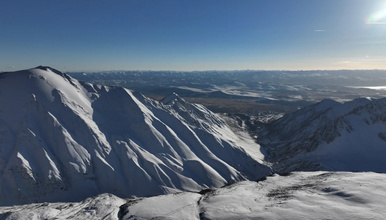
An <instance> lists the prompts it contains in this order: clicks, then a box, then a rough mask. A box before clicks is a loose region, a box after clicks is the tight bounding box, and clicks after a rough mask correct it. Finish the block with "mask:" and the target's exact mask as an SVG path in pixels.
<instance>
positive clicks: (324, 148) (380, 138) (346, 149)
mask: <svg viewBox="0 0 386 220" xmlns="http://www.w3.org/2000/svg"><path fill="white" fill-rule="evenodd" d="M385 115H386V98H384V99H378V100H376V99H375V100H369V99H364V98H361V99H355V100H353V101H350V102H346V103H343V104H342V103H338V102H334V101H332V100H324V101H322V102H320V103H317V104H315V105H311V106H308V107H305V108H303V109H301V110H299V111H297V112H294V113H292V114H289V115H286V116H284V117H283V118H281V119H279V120H277V121H275V122H273V123H272V124H271V125H270V126H269V128H268V129H267V130H266V131H265V132H262V133H261V134H260V137H259V143H260V144H261V145H262V146H263V148H264V150H265V151H266V154H267V158H268V160H270V161H271V162H274V163H276V164H275V165H274V168H275V169H276V170H277V171H279V172H289V171H292V170H318V169H322V170H340V171H374V172H386V160H385V159H384V155H385V153H386V138H385V137H386V118H385Z"/></svg>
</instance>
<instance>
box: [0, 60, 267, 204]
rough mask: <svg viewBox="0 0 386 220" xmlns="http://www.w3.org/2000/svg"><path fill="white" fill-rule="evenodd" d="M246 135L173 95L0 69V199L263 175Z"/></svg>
mask: <svg viewBox="0 0 386 220" xmlns="http://www.w3.org/2000/svg"><path fill="white" fill-rule="evenodd" d="M243 143H246V144H243ZM251 143H252V144H253V142H252V141H250V140H248V141H245V140H244V138H243V139H241V138H239V137H238V136H237V135H236V134H235V133H234V132H233V131H232V130H231V129H230V128H229V127H228V126H227V125H226V123H225V122H224V121H223V120H222V119H221V118H220V117H219V116H217V115H215V114H213V113H212V112H210V111H209V110H208V109H206V108H205V107H204V106H202V105H197V104H190V103H187V102H185V101H184V100H183V99H181V98H180V97H178V96H177V95H175V94H172V95H171V96H170V97H167V98H166V99H165V101H164V102H157V101H155V100H152V99H149V98H147V97H144V96H143V95H141V94H140V93H138V92H134V91H131V90H128V89H125V88H121V87H107V86H99V85H93V84H90V83H84V82H79V81H77V80H75V79H73V78H71V77H70V76H68V75H66V74H64V73H61V72H60V71H57V70H55V69H52V68H50V67H43V66H39V67H37V68H33V69H29V70H23V71H18V72H8V73H1V74H0V205H14V204H26V203H32V202H59V201H61V202H64V201H67V202H74V201H80V200H82V199H85V198H87V197H91V196H94V195H97V194H101V193H111V194H114V195H117V196H120V197H132V196H154V195H161V194H167V193H173V192H179V191H181V190H183V191H193V192H195V191H200V190H202V189H205V188H211V187H220V186H223V185H226V184H230V183H234V182H236V181H241V180H246V179H251V180H253V179H259V178H261V177H264V176H267V175H269V174H271V169H270V168H269V167H267V166H265V165H262V164H261V161H260V159H259V158H261V155H259V153H258V152H257V153H256V154H258V155H249V154H248V153H247V151H248V152H249V153H253V152H254V151H251V150H247V151H246V150H244V148H243V145H244V146H245V145H250V144H251ZM254 146H256V148H257V149H258V148H259V145H257V144H254Z"/></svg>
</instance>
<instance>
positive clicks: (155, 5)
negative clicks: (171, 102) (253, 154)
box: [0, 0, 386, 71]
mask: <svg viewBox="0 0 386 220" xmlns="http://www.w3.org/2000/svg"><path fill="white" fill-rule="evenodd" d="M0 33H1V34H0V71H9V70H14V69H25V68H31V67H34V66H37V65H48V66H52V67H54V68H57V69H59V70H61V71H96V70H187V71H189V70H244V69H256V70H309V69H386V0H382V1H381V0H194V1H193V0H162V1H161V0H148V1H146V0H137V1H131V0H65V1H60V0H33V1H32V0H0Z"/></svg>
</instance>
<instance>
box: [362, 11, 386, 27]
mask: <svg viewBox="0 0 386 220" xmlns="http://www.w3.org/2000/svg"><path fill="white" fill-rule="evenodd" d="M385 17H386V9H382V10H380V11H377V12H375V13H373V14H371V15H370V16H369V17H368V18H367V20H366V23H367V24H386V19H384V18H385Z"/></svg>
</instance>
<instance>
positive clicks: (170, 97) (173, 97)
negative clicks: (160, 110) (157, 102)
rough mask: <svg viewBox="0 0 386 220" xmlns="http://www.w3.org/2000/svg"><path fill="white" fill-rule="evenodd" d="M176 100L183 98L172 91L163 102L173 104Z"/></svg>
mask: <svg viewBox="0 0 386 220" xmlns="http://www.w3.org/2000/svg"><path fill="white" fill-rule="evenodd" d="M176 100H183V99H182V98H181V97H180V96H179V95H178V94H177V93H175V92H172V93H171V94H170V95H168V96H166V97H165V98H163V99H162V100H161V102H162V103H163V104H165V105H170V104H173V102H175V101H176Z"/></svg>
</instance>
